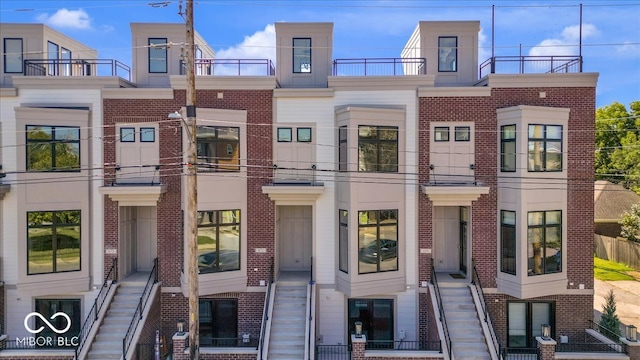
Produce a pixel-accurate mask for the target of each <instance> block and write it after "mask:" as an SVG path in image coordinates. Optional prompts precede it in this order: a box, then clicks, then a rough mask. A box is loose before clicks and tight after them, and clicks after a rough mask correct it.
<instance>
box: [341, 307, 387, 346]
mask: <svg viewBox="0 0 640 360" xmlns="http://www.w3.org/2000/svg"><path fill="white" fill-rule="evenodd" d="M357 321H359V322H361V323H362V334H363V335H365V336H366V337H367V344H366V347H367V348H368V349H393V300H391V299H349V319H348V326H349V328H348V334H349V335H348V336H347V337H348V338H349V339H351V334H355V332H356V325H355V323H356V322H357Z"/></svg>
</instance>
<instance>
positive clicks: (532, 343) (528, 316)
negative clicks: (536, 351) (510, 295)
mask: <svg viewBox="0 0 640 360" xmlns="http://www.w3.org/2000/svg"><path fill="white" fill-rule="evenodd" d="M510 304H525V335H524V336H525V344H523V346H517V344H513V343H512V342H511V335H510V334H509V325H510V323H509V321H510V319H511V318H510V316H509V315H510V306H509V305H510ZM534 304H547V305H549V324H548V325H550V326H551V334H550V335H551V338H555V337H556V336H555V334H556V302H555V301H530V300H507V306H506V315H507V318H506V321H505V323H506V324H505V326H506V334H507V347H510V348H535V347H536V346H537V341H536V339H535V336H534V335H538V334H540V335H541V334H542V329H541V327H537V326H533V324H532V319H533V315H532V314H533V305H534Z"/></svg>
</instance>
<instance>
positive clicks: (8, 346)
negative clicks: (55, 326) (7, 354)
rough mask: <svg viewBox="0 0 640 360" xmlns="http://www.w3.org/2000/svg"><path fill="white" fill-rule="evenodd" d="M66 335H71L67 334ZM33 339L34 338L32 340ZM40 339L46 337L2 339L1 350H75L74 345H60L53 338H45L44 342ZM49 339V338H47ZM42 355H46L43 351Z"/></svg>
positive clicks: (0, 342)
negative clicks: (50, 339) (49, 340)
mask: <svg viewBox="0 0 640 360" xmlns="http://www.w3.org/2000/svg"><path fill="white" fill-rule="evenodd" d="M65 336H69V335H68V334H66V335H65ZM30 339H32V340H30ZM38 339H45V338H23V339H18V340H1V341H0V352H2V351H3V350H47V351H50V350H52V349H56V350H69V351H73V347H71V346H68V347H65V346H59V345H58V342H57V341H55V339H53V341H51V342H47V341H45V340H43V342H42V343H37V342H36V341H39V340H38ZM47 340H48V339H47ZM42 355H46V353H43V354H42Z"/></svg>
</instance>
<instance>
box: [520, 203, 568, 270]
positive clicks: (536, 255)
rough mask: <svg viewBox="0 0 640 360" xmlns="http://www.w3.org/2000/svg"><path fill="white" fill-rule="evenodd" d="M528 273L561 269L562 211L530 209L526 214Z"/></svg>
mask: <svg viewBox="0 0 640 360" xmlns="http://www.w3.org/2000/svg"><path fill="white" fill-rule="evenodd" d="M527 218H528V220H527V221H528V225H529V227H528V232H527V243H528V245H527V254H528V271H527V273H528V275H529V276H535V275H544V274H552V273H557V272H561V271H562V252H561V250H562V211H560V210H554V211H530V212H529V213H528V214H527Z"/></svg>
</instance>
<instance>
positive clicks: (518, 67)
mask: <svg viewBox="0 0 640 360" xmlns="http://www.w3.org/2000/svg"><path fill="white" fill-rule="evenodd" d="M579 72H582V57H580V56H495V57H492V58H489V59H487V60H485V61H484V62H482V64H480V77H481V78H482V77H484V76H487V75H489V74H543V73H579Z"/></svg>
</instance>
